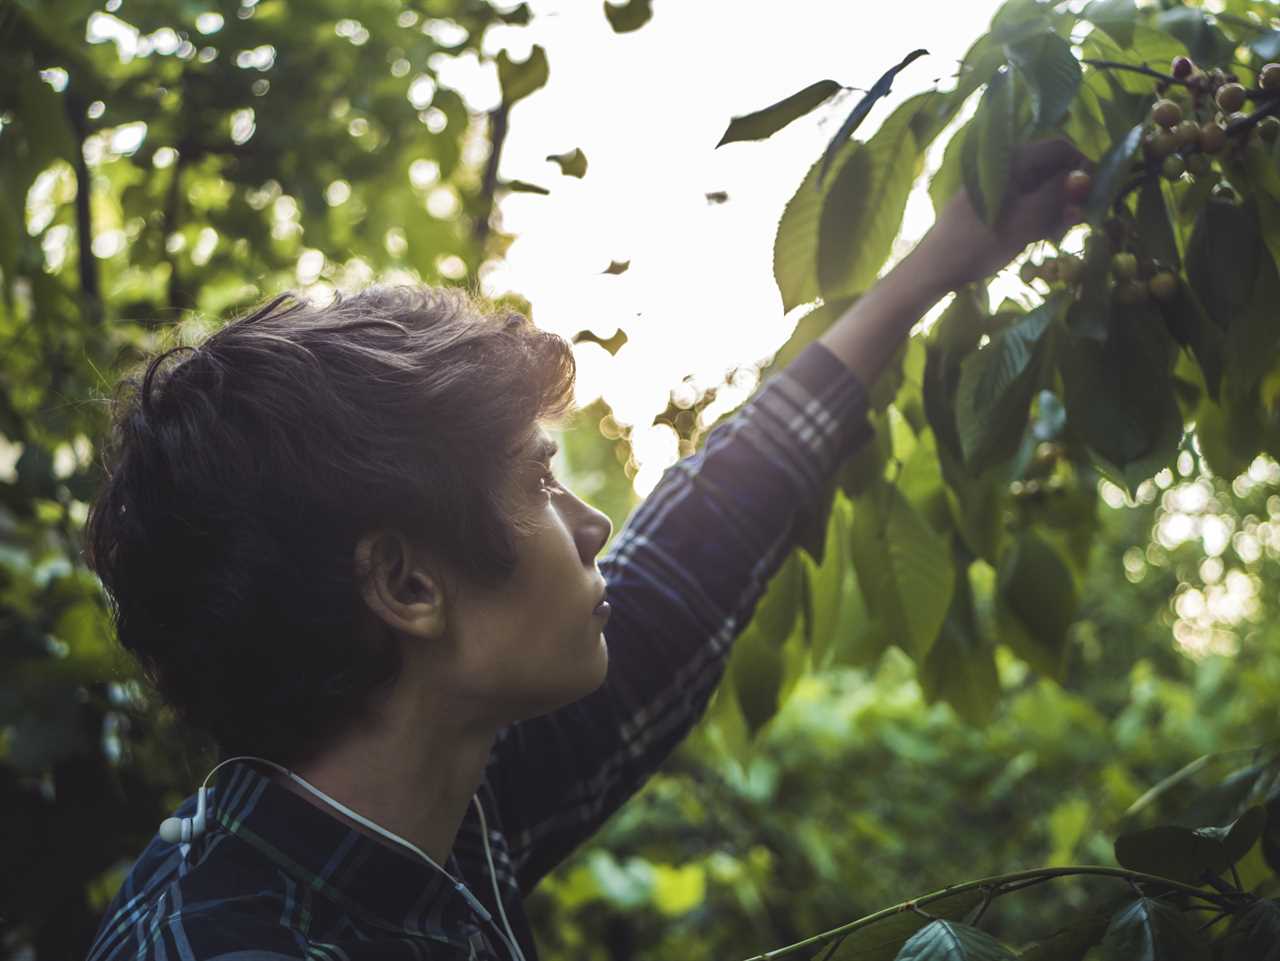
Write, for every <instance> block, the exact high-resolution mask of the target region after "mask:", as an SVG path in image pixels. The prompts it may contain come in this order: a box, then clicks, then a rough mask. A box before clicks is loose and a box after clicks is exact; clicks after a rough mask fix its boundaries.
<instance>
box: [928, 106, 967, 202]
mask: <svg viewBox="0 0 1280 961" xmlns="http://www.w3.org/2000/svg"><path fill="white" fill-rule="evenodd" d="M972 126H973V122H972V121H970V122H969V123H967V124H965V125H964V126H963V127H961V128H960V129H959V130H957V131H956V132H955V133H954V134H953V135H952V137H951V139H950V140H949V141H947V148H946V150H944V151H943V153H942V163H940V164H938V169H937V172H936V173H934V175H933V179H932V180H930V181H929V199H930V200H932V201H933V212H934V216H941V215H942V211H943V210H944V209H945V208H946V206H947V204H948V203H950V202H951V198H952V197H954V196H955V195H956V192H957V191H958V190H960V189H962V188H963V187H964V168H963V165H962V159H963V155H964V142H965V139H966V138H967V137H968V136H969V130H970V129H971V128H972Z"/></svg>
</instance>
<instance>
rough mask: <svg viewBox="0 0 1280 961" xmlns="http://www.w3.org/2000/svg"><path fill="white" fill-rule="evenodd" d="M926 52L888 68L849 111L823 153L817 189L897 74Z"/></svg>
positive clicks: (916, 53) (910, 55) (885, 93)
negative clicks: (832, 163)
mask: <svg viewBox="0 0 1280 961" xmlns="http://www.w3.org/2000/svg"><path fill="white" fill-rule="evenodd" d="M928 52H929V51H928V50H923V49H921V50H913V51H911V53H909V54H907V55H906V56H905V57H903V58H902V60H901V61H900V62H899V63H898V64H897V65H896V66H893V67H890V68H889V69H888V70H886V71H885V72H884V73H883V74H881V76H880V79H879V80H877V81H876V82H875V83H874V84H873V85H872V87H871V89H870V90H868V91H867V92H866V95H865V96H863V98H862V99H861V100H859V101H858V102H857V104H855V105H854V108H853V110H852V111H850V113H849V116H848V118H847V119H846V120H845V122H844V123H842V124H841V125H840V129H839V130H838V131H837V132H836V135H835V136H834V137H832V138H831V142H830V143H829V144H828V145H827V149H826V150H824V151H823V154H822V169H821V170H819V172H818V189H821V188H822V185H823V183H824V182H825V180H826V176H827V171H828V169H829V168H830V166H831V161H832V160H834V159H835V156H836V154H837V153H838V152H839V150H840V147H841V146H842V145H843V144H844V143H845V142H846V141H848V139H849V138H850V137H852V136H853V132H854V131H855V130H857V129H858V127H859V126H861V124H862V121H863V120H865V119H866V118H867V114H868V113H870V112H871V108H872V107H874V106H875V104H876V101H877V100H879V99H881V98H882V97H886V96H888V95H889V92H890V91H891V90H892V89H893V81H894V78H895V77H897V75H898V72H899V71H900V70H902V69H903V68H904V67H907V66H908V65H910V64H911V63H912V62H914V61H915V60H917V59H919V58H920V57H923V56H924V55H925V54H927V53H928Z"/></svg>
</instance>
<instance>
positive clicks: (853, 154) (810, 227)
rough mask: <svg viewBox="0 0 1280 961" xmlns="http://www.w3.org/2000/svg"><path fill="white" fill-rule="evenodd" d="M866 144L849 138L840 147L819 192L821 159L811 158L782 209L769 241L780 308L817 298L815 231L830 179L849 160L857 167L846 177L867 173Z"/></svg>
mask: <svg viewBox="0 0 1280 961" xmlns="http://www.w3.org/2000/svg"><path fill="white" fill-rule="evenodd" d="M866 146H867V145H866V144H864V143H863V142H862V141H860V140H850V141H849V142H848V143H846V144H844V145H843V146H842V147H841V148H840V154H839V155H838V156H837V157H836V159H835V161H834V169H835V170H836V175H835V177H834V178H831V179H829V180H828V181H827V187H826V190H825V191H822V192H819V191H818V190H817V189H816V185H817V183H818V172H819V169H820V167H821V165H822V161H821V159H819V160H817V161H815V162H814V163H813V165H812V166H810V168H809V172H808V173H807V174H806V175H805V178H804V181H803V182H802V183H801V184H800V186H799V187H798V188H796V192H795V193H794V194H793V195H792V196H791V199H790V200H789V201H788V202H787V206H786V207H785V208H784V209H783V211H782V217H781V218H780V219H779V220H778V230H777V233H776V235H775V236H774V240H773V277H774V280H775V281H777V284H778V292H779V293H780V294H781V295H782V309H783V310H784V311H789V310H791V309H792V308H794V307H798V306H800V305H801V304H807V303H811V302H812V301H814V300H816V299H817V298H818V297H819V294H820V291H819V288H818V232H819V226H820V223H821V219H822V218H823V216H824V215H827V211H828V209H829V208H830V204H829V203H828V202H827V194H828V193H830V191H831V188H832V184H833V181H835V180H839V179H840V178H841V177H842V176H843V168H844V167H845V166H847V165H849V164H851V163H853V164H858V165H859V166H858V168H857V170H855V171H852V172H851V174H850V176H852V177H855V178H857V177H867V176H868V174H867V172H866V171H867V167H868V165H869V164H868V162H867V160H866V158H865V157H862V154H863V152H864V151H865V150H866Z"/></svg>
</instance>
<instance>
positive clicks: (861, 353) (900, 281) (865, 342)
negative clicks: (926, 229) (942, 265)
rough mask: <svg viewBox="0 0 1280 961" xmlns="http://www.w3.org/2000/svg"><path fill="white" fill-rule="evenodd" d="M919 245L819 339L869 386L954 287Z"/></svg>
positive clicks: (868, 387)
mask: <svg viewBox="0 0 1280 961" xmlns="http://www.w3.org/2000/svg"><path fill="white" fill-rule="evenodd" d="M951 286H952V285H950V284H949V283H947V281H946V279H945V278H944V276H943V273H942V271H941V270H940V269H939V266H938V265H937V264H936V263H934V262H932V261H931V259H930V255H929V254H928V253H927V251H925V250H922V247H921V246H917V247H916V248H915V250H913V251H912V252H911V253H910V254H908V255H907V256H906V257H905V258H903V259H902V260H901V261H899V262H898V264H897V265H896V266H895V267H894V268H893V269H892V270H891V271H889V273H888V274H886V275H885V276H884V277H882V278H880V280H879V281H877V282H876V284H875V285H874V286H873V287H872V288H871V289H870V290H868V291H867V292H866V293H865V294H863V295H862V296H861V297H859V298H858V300H856V301H855V302H854V303H853V304H852V305H851V306H850V307H849V309H848V310H846V311H845V312H844V313H843V314H841V315H840V317H839V318H838V319H837V320H836V322H835V323H833V324H832V325H831V326H830V327H828V328H827V330H826V331H825V332H824V333H823V334H822V335H821V336H820V337H819V338H818V341H819V342H820V343H822V344H823V345H824V346H825V347H826V348H827V349H828V350H830V351H831V352H832V353H833V354H835V355H836V357H837V358H838V359H839V360H840V361H841V362H842V363H843V364H844V365H845V366H846V367H848V368H849V369H850V370H851V371H853V373H854V375H855V376H856V377H857V378H858V380H859V381H861V382H862V383H863V384H865V385H866V387H867V389H868V390H869V389H870V388H871V387H872V386H873V385H874V384H875V382H876V381H877V380H878V379H879V377H880V374H881V372H882V371H883V370H884V368H885V366H886V365H887V364H888V362H889V358H890V357H892V356H893V353H894V351H895V350H897V349H898V346H899V345H900V344H901V343H902V341H903V340H904V339H905V338H906V336H907V334H908V333H909V332H910V330H911V328H912V327H914V326H915V325H916V323H917V322H918V321H919V320H920V318H921V317H923V316H924V315H925V314H926V313H927V312H928V311H929V309H930V308H931V307H933V305H934V304H936V303H937V302H938V301H939V300H940V299H941V298H942V297H943V295H944V294H946V293H947V291H948V289H949V288H950V287H951Z"/></svg>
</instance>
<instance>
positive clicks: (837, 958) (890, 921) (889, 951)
mask: <svg viewBox="0 0 1280 961" xmlns="http://www.w3.org/2000/svg"><path fill="white" fill-rule="evenodd" d="M981 901H982V893H981V892H980V891H962V892H959V893H958V894H953V895H949V896H947V897H945V898H939V899H938V900H936V901H930V902H929V908H928V910H929V913H930V914H931V915H933V916H934V917H935V918H947V919H958V918H963V917H965V916H966V915H967V914H968V913H969V912H970V911H972V910H973V908H974V906H975V905H977V904H979V903H980V902H981ZM931 923H932V922H931V921H929V920H927V919H926V918H925V917H924V915H922V914H916V913H915V912H914V911H900V912H898V913H896V914H893V915H890V916H889V917H887V918H885V919H884V920H883V921H878V922H877V923H875V924H869V925H867V926H866V927H864V928H860V929H858V930H857V931H855V932H853V933H852V934H850V935H847V936H845V937H843V938H841V939H840V946H839V947H838V948H836V950H835V952H834V953H832V954H831V955H830V957H828V955H827V954H826V953H825V952H826V950H827V949H826V947H825V946H824V947H823V950H822V952H821V953H819V954H818V955H815V957H821V958H822V959H823V961H894V959H895V958H896V957H898V954H899V952H900V951H901V949H902V947H903V944H904V942H906V941H907V939H908V938H910V937H911V936H912V935H913V934H915V933H916V932H918V931H919V930H920V929H921V928H923V927H924V926H925V925H926V924H931Z"/></svg>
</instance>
